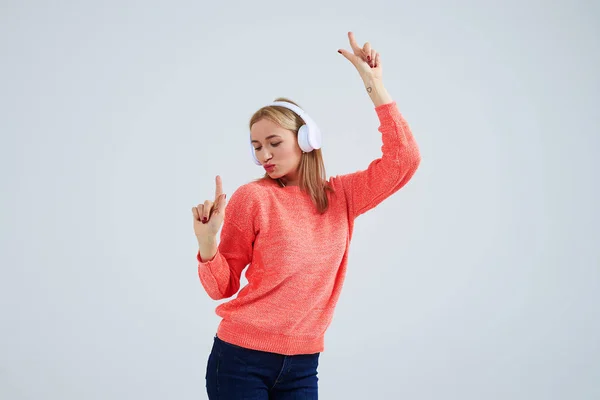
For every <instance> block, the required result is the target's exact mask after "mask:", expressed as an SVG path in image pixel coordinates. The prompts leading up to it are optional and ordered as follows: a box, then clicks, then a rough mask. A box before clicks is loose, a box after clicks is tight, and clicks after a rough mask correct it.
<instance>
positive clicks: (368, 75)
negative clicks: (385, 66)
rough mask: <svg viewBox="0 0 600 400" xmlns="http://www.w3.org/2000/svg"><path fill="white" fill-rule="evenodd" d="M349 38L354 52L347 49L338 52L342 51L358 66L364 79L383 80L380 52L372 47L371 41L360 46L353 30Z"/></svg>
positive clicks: (349, 33)
mask: <svg viewBox="0 0 600 400" xmlns="http://www.w3.org/2000/svg"><path fill="white" fill-rule="evenodd" d="M348 39H349V40H350V47H352V51H353V52H354V54H353V53H351V52H349V51H348V50H345V49H339V50H338V53H341V54H342V55H343V56H344V57H346V58H347V59H348V60H349V61H350V62H351V63H352V65H354V66H355V67H356V69H357V71H358V73H359V74H360V76H361V78H362V79H363V81H365V82H367V81H373V80H381V78H382V70H381V59H380V57H379V53H378V52H376V51H375V50H374V49H372V48H371V44H370V43H369V42H366V43H365V44H364V46H363V47H358V44H357V43H356V40H355V39H354V34H353V33H352V32H348Z"/></svg>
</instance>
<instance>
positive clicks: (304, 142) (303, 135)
mask: <svg viewBox="0 0 600 400" xmlns="http://www.w3.org/2000/svg"><path fill="white" fill-rule="evenodd" d="M309 134H310V130H309V129H308V126H307V125H302V126H301V127H300V129H298V146H300V148H301V149H302V151H304V152H306V153H310V152H311V151H313V148H312V146H311V145H310V142H309V138H308V136H309Z"/></svg>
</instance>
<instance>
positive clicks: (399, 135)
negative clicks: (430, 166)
mask: <svg viewBox="0 0 600 400" xmlns="http://www.w3.org/2000/svg"><path fill="white" fill-rule="evenodd" d="M375 111H376V113H377V117H378V118H379V121H380V125H379V128H378V130H379V132H381V135H382V140H383V145H382V147H381V151H382V156H381V157H380V158H378V159H376V160H373V161H372V162H371V163H370V164H369V166H368V168H367V169H365V170H362V171H357V172H354V173H351V174H346V175H341V176H340V177H339V178H340V180H341V182H342V184H343V186H344V190H345V192H346V196H347V198H348V199H349V208H350V210H349V212H350V215H351V217H352V218H356V217H358V216H359V215H361V214H364V213H365V212H367V211H369V210H371V209H372V208H374V207H375V206H377V205H378V204H379V203H381V202H382V201H383V200H385V199H386V198H388V197H389V196H391V195H392V194H394V193H395V192H397V191H398V190H400V188H402V187H403V186H404V185H406V183H407V182H408V181H409V180H410V179H411V178H412V176H413V175H414V173H415V171H416V170H417V168H418V166H419V164H420V162H421V154H420V152H419V147H418V146H417V143H416V141H415V138H414V137H413V135H412V132H411V130H410V127H409V126H408V123H407V122H406V120H405V119H404V117H403V116H402V115H401V114H400V111H399V110H398V106H397V104H396V102H395V101H392V102H391V103H387V104H382V105H380V106H378V107H375Z"/></svg>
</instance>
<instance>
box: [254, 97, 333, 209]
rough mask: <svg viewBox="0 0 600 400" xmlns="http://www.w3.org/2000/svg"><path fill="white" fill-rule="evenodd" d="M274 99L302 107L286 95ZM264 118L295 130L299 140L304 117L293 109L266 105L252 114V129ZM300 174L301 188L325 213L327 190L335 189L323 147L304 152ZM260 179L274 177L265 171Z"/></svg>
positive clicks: (327, 204)
mask: <svg viewBox="0 0 600 400" xmlns="http://www.w3.org/2000/svg"><path fill="white" fill-rule="evenodd" d="M274 101H286V102H288V103H292V104H294V105H295V106H298V107H300V106H299V105H298V104H296V103H294V102H293V101H291V100H289V99H287V98H285V97H278V98H276V99H275V100H274ZM300 108H302V107H300ZM263 118H264V119H268V120H270V121H271V122H274V123H276V124H277V125H279V126H281V127H282V128H283V129H288V130H291V131H293V132H294V134H295V137H296V140H298V130H299V129H300V127H301V126H302V125H304V121H303V120H302V118H300V117H299V116H298V115H297V114H296V113H295V112H293V111H292V110H289V109H287V108H285V107H282V106H265V107H262V108H261V109H259V110H258V111H256V112H255V113H254V115H252V117H251V118H250V123H249V128H250V129H252V125H254V124H255V123H256V122H258V121H260V120H261V119H263ZM298 176H299V186H300V190H302V191H304V192H306V193H308V195H309V196H310V197H311V199H312V201H313V203H314V204H315V206H316V208H317V211H318V212H319V214H323V213H325V211H327V209H328V207H329V199H328V198H327V192H332V193H333V192H334V190H333V188H332V187H331V185H329V182H327V176H326V174H325V164H324V163H323V153H322V151H321V149H315V150H313V151H311V152H310V153H304V152H303V153H302V158H301V159H300V165H299V166H298ZM260 180H272V181H274V179H273V178H271V177H270V176H269V174H267V173H265V175H264V176H263V177H262V178H258V179H256V181H260Z"/></svg>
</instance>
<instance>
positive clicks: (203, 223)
mask: <svg viewBox="0 0 600 400" xmlns="http://www.w3.org/2000/svg"><path fill="white" fill-rule="evenodd" d="M215 181H216V190H215V199H214V201H210V200H206V201H205V202H204V203H200V204H198V205H197V206H196V207H192V215H193V217H194V233H195V234H196V238H197V239H198V242H200V241H201V240H204V239H205V238H214V237H216V236H217V233H218V232H219V229H220V228H221V225H222V224H223V220H224V219H225V200H226V198H227V195H226V194H223V184H222V182H221V177H220V176H219V175H217V177H216V179H215Z"/></svg>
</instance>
